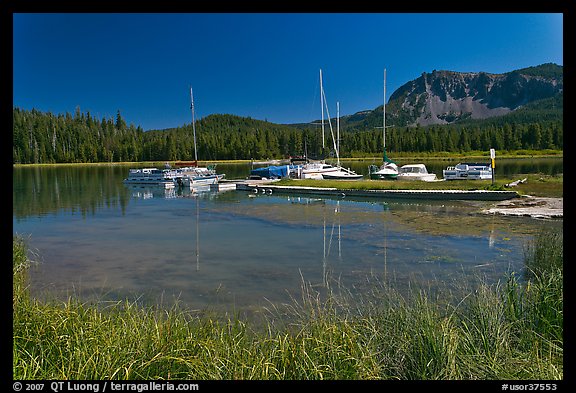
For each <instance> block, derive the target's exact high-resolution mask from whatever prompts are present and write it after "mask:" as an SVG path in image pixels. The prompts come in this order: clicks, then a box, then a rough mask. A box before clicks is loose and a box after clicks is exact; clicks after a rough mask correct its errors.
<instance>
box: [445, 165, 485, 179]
mask: <svg viewBox="0 0 576 393" xmlns="http://www.w3.org/2000/svg"><path fill="white" fill-rule="evenodd" d="M442 176H443V177H444V179H445V180H490V179H492V167H491V166H490V164H482V163H460V164H458V165H455V166H449V167H447V168H446V169H444V170H443V171H442Z"/></svg>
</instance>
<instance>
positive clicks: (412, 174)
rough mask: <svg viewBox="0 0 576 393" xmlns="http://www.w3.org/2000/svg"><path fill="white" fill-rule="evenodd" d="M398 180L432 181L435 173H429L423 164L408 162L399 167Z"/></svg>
mask: <svg viewBox="0 0 576 393" xmlns="http://www.w3.org/2000/svg"><path fill="white" fill-rule="evenodd" d="M398 180H421V181H434V180H436V174H435V173H429V172H428V169H426V165H424V164H408V165H403V166H401V167H400V169H399V171H398Z"/></svg>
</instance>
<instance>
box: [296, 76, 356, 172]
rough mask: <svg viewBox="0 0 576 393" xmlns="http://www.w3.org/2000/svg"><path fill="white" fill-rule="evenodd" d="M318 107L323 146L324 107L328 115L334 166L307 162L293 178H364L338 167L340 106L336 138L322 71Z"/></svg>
mask: <svg viewBox="0 0 576 393" xmlns="http://www.w3.org/2000/svg"><path fill="white" fill-rule="evenodd" d="M320 106H321V108H322V144H323V146H322V147H323V148H324V147H325V146H324V107H325V106H326V114H327V115H328V124H329V126H330V134H331V135H332V142H333V144H334V152H335V154H336V162H337V163H336V165H331V164H327V163H326V162H324V161H320V162H307V163H305V164H303V165H302V166H301V167H298V168H296V169H295V171H294V172H293V176H294V177H296V178H298V179H330V180H358V179H361V178H362V177H364V176H363V175H360V174H358V173H356V172H354V171H353V170H351V169H349V168H344V167H343V166H341V165H340V104H339V103H337V112H338V113H337V130H336V131H337V137H334V132H333V130H332V122H331V121H330V112H329V111H328V106H327V104H326V96H325V94H324V88H323V86H322V70H320ZM337 141H338V142H337Z"/></svg>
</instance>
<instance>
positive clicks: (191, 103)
mask: <svg viewBox="0 0 576 393" xmlns="http://www.w3.org/2000/svg"><path fill="white" fill-rule="evenodd" d="M190 110H191V111H192V130H193V132H194V160H195V161H196V163H198V152H197V150H196V119H195V117H194V95H193V94H192V86H190Z"/></svg>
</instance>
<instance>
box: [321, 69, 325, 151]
mask: <svg viewBox="0 0 576 393" xmlns="http://www.w3.org/2000/svg"><path fill="white" fill-rule="evenodd" d="M320 108H322V149H324V148H325V147H326V144H325V143H324V88H323V87H322V68H320Z"/></svg>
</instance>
